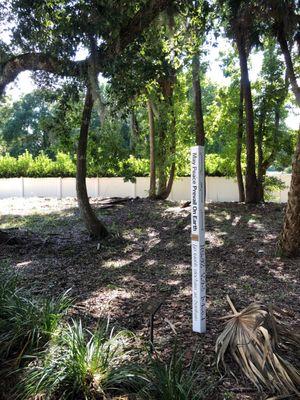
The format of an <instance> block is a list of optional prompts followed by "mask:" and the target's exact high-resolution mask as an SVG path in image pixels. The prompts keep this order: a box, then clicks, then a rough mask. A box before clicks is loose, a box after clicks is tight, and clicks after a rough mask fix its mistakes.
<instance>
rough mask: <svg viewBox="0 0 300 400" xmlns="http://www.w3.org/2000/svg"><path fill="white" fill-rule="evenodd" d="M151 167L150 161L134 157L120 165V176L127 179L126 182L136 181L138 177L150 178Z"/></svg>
mask: <svg viewBox="0 0 300 400" xmlns="http://www.w3.org/2000/svg"><path fill="white" fill-rule="evenodd" d="M149 167H150V166H149V160H146V159H144V158H135V157H133V156H130V157H129V158H128V159H127V160H125V161H121V162H120V163H119V168H120V175H121V176H123V177H124V178H125V181H128V180H130V181H134V178H135V177H136V176H148V175H149Z"/></svg>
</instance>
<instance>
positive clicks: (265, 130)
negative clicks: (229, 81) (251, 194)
mask: <svg viewBox="0 0 300 400" xmlns="http://www.w3.org/2000/svg"><path fill="white" fill-rule="evenodd" d="M264 47H265V48H264V58H263V65H262V71H261V74H260V78H259V80H258V82H257V83H256V89H257V92H258V93H259V94H258V95H257V96H256V98H255V105H256V110H257V111H256V115H257V118H256V120H257V122H256V125H257V129H256V132H257V154H258V160H257V177H258V190H259V196H260V198H261V200H264V185H265V177H266V172H267V169H268V168H269V167H270V166H271V164H272V163H273V162H274V160H275V158H276V156H277V154H278V152H279V151H280V150H281V149H282V148H284V144H285V142H286V138H287V139H288V136H289V135H290V132H289V130H288V129H287V127H286V126H285V125H284V124H282V123H281V122H282V120H283V119H284V117H286V114H287V113H286V110H285V100H286V98H287V94H288V93H287V92H288V85H287V79H285V78H284V70H283V63H282V62H281V61H280V57H279V53H278V48H276V46H275V43H274V41H273V40H272V39H267V40H265V43H264Z"/></svg>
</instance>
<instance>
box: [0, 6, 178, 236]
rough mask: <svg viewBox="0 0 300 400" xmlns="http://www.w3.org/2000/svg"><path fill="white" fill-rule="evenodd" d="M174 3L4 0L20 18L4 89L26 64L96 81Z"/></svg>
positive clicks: (81, 178)
mask: <svg viewBox="0 0 300 400" xmlns="http://www.w3.org/2000/svg"><path fill="white" fill-rule="evenodd" d="M172 3H173V1H172V0H148V1H146V2H144V1H134V2H133V1H126V2H122V4H120V3H119V2H117V1H115V0H109V1H107V2H106V4H105V5H103V2H101V1H91V0H86V1H75V2H74V1H73V0H68V1H63V0H58V1H56V2H55V3H53V2H52V1H50V0H46V1H43V2H34V3H33V2H32V1H30V0H26V1H23V0H16V1H11V2H9V3H8V4H6V5H5V6H4V5H1V6H0V14H1V16H2V20H3V21H4V22H5V20H7V19H13V20H14V21H17V23H16V24H15V25H14V27H13V29H12V43H11V45H10V46H9V48H7V46H5V45H3V44H2V46H1V59H0V95H1V94H2V93H3V92H4V89H5V87H6V86H7V85H8V83H10V82H12V81H13V80H14V79H15V78H16V77H17V75H18V74H19V73H20V72H22V71H25V70H31V71H43V72H44V73H45V72H46V73H53V74H55V75H57V76H62V77H69V78H71V79H79V80H81V81H85V82H89V83H88V85H93V84H94V83H95V81H94V79H95V77H97V76H98V74H99V72H104V73H105V72H107V71H108V70H109V65H110V64H112V63H113V61H114V59H115V58H116V57H120V56H121V53H122V51H123V50H124V49H125V48H126V47H127V46H128V45H130V44H131V43H133V42H135V41H136V40H137V39H139V38H140V35H141V33H142V32H143V30H145V29H146V28H147V27H148V26H149V25H150V24H151V22H152V21H153V19H154V18H156V17H157V15H158V14H159V13H160V12H161V11H162V10H164V9H165V8H166V7H167V6H169V5H170V4H172ZM29 8H30V13H28V9H29ZM7 10H8V12H9V14H7ZM91 38H92V40H93V42H91ZM98 43H100V44H99V45H96V44H98ZM91 45H92V46H91ZM79 46H83V47H85V48H88V49H89V54H90V55H89V57H88V58H86V59H85V60H83V61H73V58H74V55H75V54H76V51H77V49H78V48H79ZM45 49H46V52H44V50H45ZM15 51H17V54H16V53H15ZM110 68H111V65H110ZM91 71H92V72H91ZM94 89H95V88H94ZM94 92H95V90H94ZM87 93H88V96H87V98H86V103H85V108H84V112H83V119H82V124H81V141H82V143H81V145H80V146H78V148H79V150H78V151H80V156H81V157H82V160H81V162H80V160H79V164H78V169H77V171H78V176H77V188H79V190H78V193H80V195H81V197H82V199H83V202H82V201H80V200H79V205H80V206H82V207H83V208H85V209H87V207H86V204H85V203H86V201H88V197H87V193H86V187H85V183H84V182H85V173H86V168H85V167H84V165H83V164H84V163H85V159H86V154H85V151H86V147H87V146H86V145H85V136H87V130H88V128H87V127H88V124H87V120H86V119H88V118H87V117H88V116H89V113H90V111H89V107H90V104H91V100H90V96H91V92H90V89H89V90H88V91H87ZM82 199H81V200H82ZM90 214H91V209H90V210H89V212H88V213H86V212H82V215H83V216H84V218H87V220H86V223H87V225H88V226H89V227H90V229H92V228H93V224H90V223H89V222H90V221H89V220H88V218H89V215H90ZM104 233H105V230H104V229H102V230H101V229H98V228H97V226H96V229H95V231H93V232H92V234H93V235H95V236H100V237H101V236H102V235H103V234H104Z"/></svg>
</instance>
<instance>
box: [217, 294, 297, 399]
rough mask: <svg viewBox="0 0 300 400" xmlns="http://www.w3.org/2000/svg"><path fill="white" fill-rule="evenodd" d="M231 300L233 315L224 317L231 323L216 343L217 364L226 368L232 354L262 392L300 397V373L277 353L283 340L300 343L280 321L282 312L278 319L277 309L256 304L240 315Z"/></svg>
mask: <svg viewBox="0 0 300 400" xmlns="http://www.w3.org/2000/svg"><path fill="white" fill-rule="evenodd" d="M227 301H228V303H229V305H230V308H231V310H232V312H233V314H230V315H228V316H226V317H223V319H228V321H227V323H226V325H225V328H224V330H223V332H222V333H221V334H220V336H219V337H218V339H217V342H216V353H217V364H218V365H219V364H220V362H222V363H223V365H224V367H225V368H226V367H227V365H226V363H225V354H226V353H227V352H229V353H230V354H231V356H232V358H233V360H234V361H235V362H236V363H237V364H238V365H239V367H240V368H241V370H242V372H243V373H244V374H245V375H246V376H247V377H248V378H249V379H250V380H251V381H252V382H253V383H254V385H255V386H256V387H257V388H258V389H259V390H263V389H267V390H269V391H271V392H272V393H279V394H284V395H288V394H291V393H296V394H298V395H299V394H300V393H299V392H298V389H297V387H299V385H300V373H299V370H297V368H295V367H294V366H293V365H292V364H291V363H290V362H289V361H287V360H286V359H285V358H283V357H282V356H281V355H279V354H278V352H276V351H275V348H276V345H278V344H279V343H280V341H283V343H284V344H285V345H286V346H288V344H289V343H291V342H292V343H297V341H298V340H299V335H297V334H293V332H292V331H291V330H289V331H288V329H287V327H286V326H284V324H283V323H282V322H280V321H279V319H278V315H279V313H278V312H277V317H276V316H275V313H274V309H272V310H273V311H272V312H270V309H269V310H268V309H267V308H266V307H263V306H262V305H260V304H256V303H253V304H250V305H249V306H248V307H246V308H244V309H243V310H242V311H240V312H238V311H237V310H236V309H235V307H234V305H233V303H232V301H231V300H230V298H229V297H228V296H227ZM277 311H278V310H277ZM271 326H272V328H270V327H271ZM271 332H272V333H273V334H272V333H271ZM287 332H288V333H287ZM283 339H284V340H283Z"/></svg>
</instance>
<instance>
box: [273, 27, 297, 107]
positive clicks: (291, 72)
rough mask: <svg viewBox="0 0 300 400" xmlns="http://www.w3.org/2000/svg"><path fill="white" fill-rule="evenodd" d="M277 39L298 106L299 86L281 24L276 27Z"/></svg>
mask: <svg viewBox="0 0 300 400" xmlns="http://www.w3.org/2000/svg"><path fill="white" fill-rule="evenodd" d="M277 39H278V43H279V45H280V48H281V51H282V54H283V56H284V60H285V65H286V71H287V75H288V77H289V80H290V83H291V87H292V90H293V93H294V95H295V98H296V102H297V103H298V105H299V106H300V87H299V85H298V83H297V78H296V74H295V70H294V66H293V61H292V57H291V53H290V50H289V47H288V44H287V40H286V37H285V33H284V28H283V26H280V27H279V28H278V29H277Z"/></svg>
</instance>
